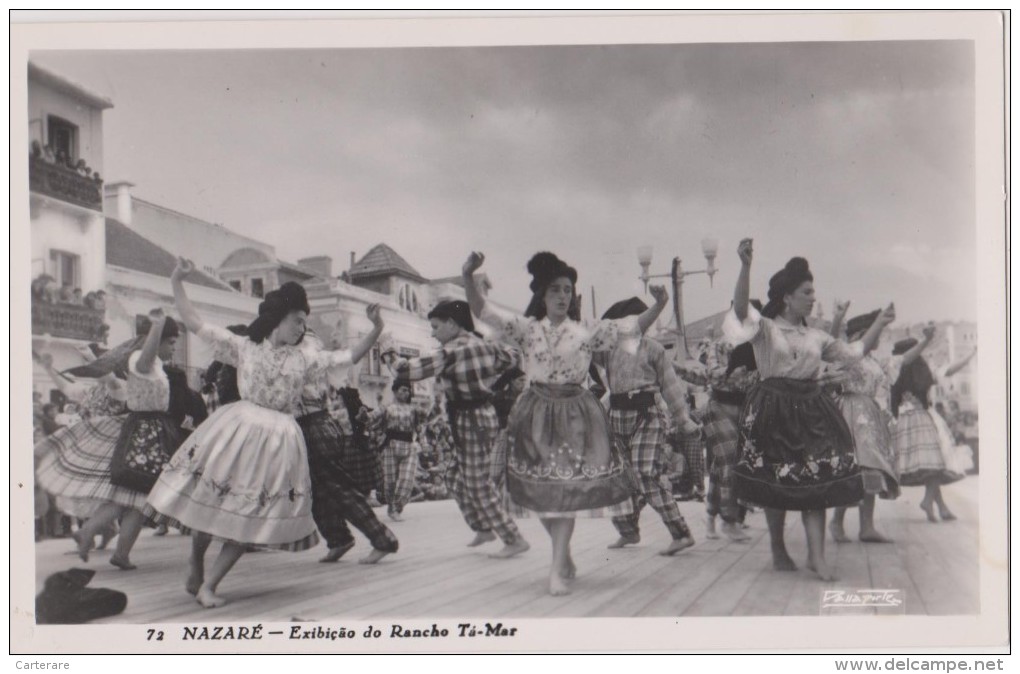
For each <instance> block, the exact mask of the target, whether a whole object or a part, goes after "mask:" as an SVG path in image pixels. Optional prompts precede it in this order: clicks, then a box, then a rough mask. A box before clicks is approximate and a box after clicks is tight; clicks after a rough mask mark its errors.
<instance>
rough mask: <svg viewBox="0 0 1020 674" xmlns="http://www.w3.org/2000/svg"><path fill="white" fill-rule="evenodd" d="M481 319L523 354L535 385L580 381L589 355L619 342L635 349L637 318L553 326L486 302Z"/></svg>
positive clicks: (579, 382)
mask: <svg viewBox="0 0 1020 674" xmlns="http://www.w3.org/2000/svg"><path fill="white" fill-rule="evenodd" d="M480 318H481V320H482V321H484V322H485V323H487V324H489V325H491V326H492V327H493V328H494V329H495V330H497V331H498V332H499V333H500V334H501V336H502V337H503V338H504V339H506V340H507V341H509V342H510V343H512V344H514V345H515V346H517V347H518V348H520V349H521V351H522V352H523V354H524V367H523V369H524V372H525V373H526V374H527V376H528V380H529V381H531V382H533V383H539V384H583V383H584V381H585V378H586V377H587V376H588V366H589V365H590V364H591V358H592V354H593V353H596V352H599V351H611V350H612V349H613V348H615V347H616V346H617V344H620V343H621V342H623V344H624V346H629V347H630V348H632V349H633V351H634V352H635V353H636V352H637V347H638V345H639V343H640V337H641V334H640V331H639V330H638V323H637V317H635V316H629V317H627V318H622V319H619V320H602V321H598V322H597V323H594V324H593V325H591V326H587V325H584V324H583V323H579V322H577V321H573V320H570V319H567V320H565V321H563V322H562V323H560V324H559V325H557V326H554V325H553V324H552V322H551V321H550V320H549V318H548V317H546V318H543V319H542V320H538V319H536V318H525V317H524V316H519V315H516V314H513V313H510V312H508V311H505V310H503V309H500V308H497V307H494V306H493V305H492V303H491V302H486V304H485V308H484V309H483V310H482V315H481V316H480Z"/></svg>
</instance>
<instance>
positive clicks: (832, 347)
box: [723, 307, 864, 379]
mask: <svg viewBox="0 0 1020 674" xmlns="http://www.w3.org/2000/svg"><path fill="white" fill-rule="evenodd" d="M723 333H724V334H725V335H726V337H727V338H729V339H730V341H732V342H733V343H734V344H742V343H743V342H750V343H751V347H752V348H753V349H754V359H755V360H756V361H757V363H758V372H759V373H760V375H761V378H762V379H769V378H771V377H785V378H787V379H817V378H818V375H819V374H821V371H822V367H823V363H842V364H845V365H849V364H851V363H854V362H856V361H858V360H860V359H861V358H863V357H864V344H863V343H862V342H854V343H853V344H847V343H846V342H843V341H840V340H838V339H836V338H835V337H833V336H832V335H830V334H828V333H826V332H823V331H821V330H818V329H816V328H810V327H807V326H805V325H793V324H792V323H788V322H787V321H785V320H783V319H782V318H776V319H771V318H765V317H764V316H762V315H761V314H759V313H758V312H757V310H755V308H754V307H748V308H747V318H745V319H744V321H743V323H741V322H740V320H739V319H738V318H737V314H736V312H735V311H733V310H732V309H731V310H730V312H729V313H728V314H726V318H725V319H724V320H723Z"/></svg>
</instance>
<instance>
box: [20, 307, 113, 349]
mask: <svg viewBox="0 0 1020 674" xmlns="http://www.w3.org/2000/svg"><path fill="white" fill-rule="evenodd" d="M105 315H106V311H104V310H103V309H90V308H89V307H83V306H79V305H77V304H45V303H39V302H33V303H32V334H33V335H50V336H51V337H62V338H65V339H80V340H82V341H86V342H101V341H105V333H106V330H105V329H104V328H103V319H104V317H105Z"/></svg>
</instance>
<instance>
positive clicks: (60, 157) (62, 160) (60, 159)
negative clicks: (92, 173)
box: [57, 150, 68, 168]
mask: <svg viewBox="0 0 1020 674" xmlns="http://www.w3.org/2000/svg"><path fill="white" fill-rule="evenodd" d="M67 161H68V156H67V153H66V152H64V151H63V150H57V164H59V165H60V166H63V167H64V168H67Z"/></svg>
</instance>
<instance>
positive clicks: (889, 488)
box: [830, 303, 916, 543]
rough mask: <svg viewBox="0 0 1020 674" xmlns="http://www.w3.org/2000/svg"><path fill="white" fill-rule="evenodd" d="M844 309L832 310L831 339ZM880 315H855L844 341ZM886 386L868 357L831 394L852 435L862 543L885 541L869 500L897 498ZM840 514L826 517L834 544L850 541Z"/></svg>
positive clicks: (860, 334)
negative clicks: (858, 473)
mask: <svg viewBox="0 0 1020 674" xmlns="http://www.w3.org/2000/svg"><path fill="white" fill-rule="evenodd" d="M846 308H847V303H842V304H837V306H836V312H835V315H834V317H833V321H832V329H831V331H830V332H831V334H832V335H833V336H834V337H838V335H839V333H840V332H841V331H842V322H843V321H842V318H843V316H844V315H845V314H846ZM881 313H882V312H881V311H880V310H878V309H876V310H875V311H872V312H871V313H870V314H863V315H861V316H855V317H853V318H851V319H850V320H849V321H847V323H846V334H847V340H848V341H849V342H856V341H858V340H860V339H861V338H862V337H864V333H865V332H866V331H867V330H868V329H869V328H870V327H871V326H872V325H873V324H874V322H875V321H876V320H877V319H878V317H879V316H880V315H881ZM915 357H916V356H915ZM890 384H891V381H890V379H889V376H888V374H887V372H886V365H884V364H882V363H880V362H879V361H878V360H876V359H875V357H874V356H872V355H871V354H870V353H869V354H868V355H867V356H865V357H864V358H863V359H861V360H859V361H857V362H856V363H853V364H852V365H850V366H849V367H848V368H847V369H846V370H845V372H844V375H843V378H842V387H841V388H842V391H841V393H840V394H839V395H838V396H837V404H838V405H839V409H840V411H841V412H843V417H844V418H845V419H846V423H847V424H848V425H849V426H850V432H851V433H853V436H854V448H855V452H856V455H857V463H858V464H859V465H860V467H861V477H862V479H863V480H864V498H863V499H862V500H861V503H860V512H859V513H858V515H859V517H860V523H861V527H860V533H859V534H858V537H859V538H860V540H861V541H862V542H864V543H889V542H890V539H888V538H886V537H885V536H883V535H882V534H881V533H880V532H879V531H878V529H876V528H875V497H876V496H879V497H881V498H883V499H895V498H896V497H898V496H899V494H900V485H899V475H898V473H897V472H896V465H895V464H896V457H895V456H894V455H893V446H892V435H891V434H890V433H889V422H890V420H891V419H892V413H891V411H890V409H889V386H890ZM845 514H846V507H845V506H840V507H838V508H835V509H834V510H833V513H832V522H831V523H830V527H831V529H832V538H833V540H835V541H836V542H837V543H845V542H847V541H849V540H850V538H849V537H848V536H847V535H846V532H845V531H844V530H843V516H844V515H845Z"/></svg>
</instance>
